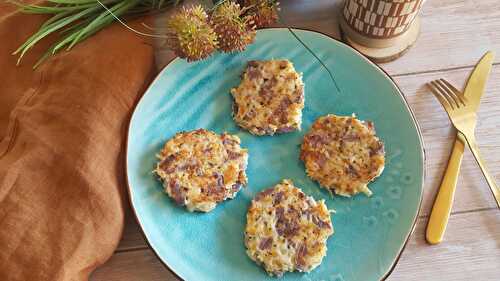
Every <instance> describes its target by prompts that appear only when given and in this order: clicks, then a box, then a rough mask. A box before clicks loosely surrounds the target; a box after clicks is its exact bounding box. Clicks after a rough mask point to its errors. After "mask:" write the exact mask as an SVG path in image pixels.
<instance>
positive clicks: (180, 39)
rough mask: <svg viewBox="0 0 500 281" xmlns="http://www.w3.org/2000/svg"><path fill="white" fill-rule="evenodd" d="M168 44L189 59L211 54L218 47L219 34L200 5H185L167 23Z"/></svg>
mask: <svg viewBox="0 0 500 281" xmlns="http://www.w3.org/2000/svg"><path fill="white" fill-rule="evenodd" d="M167 37H168V39H167V45H168V47H169V48H170V49H172V50H173V51H174V52H175V53H176V54H177V55H178V56H179V57H181V58H186V59H187V60H188V61H194V60H200V59H204V58H206V57H208V56H210V55H211V54H212V53H213V52H214V51H215V50H216V48H217V34H215V32H214V30H213V29H212V27H211V26H210V24H209V22H208V15H207V13H205V11H204V10H203V8H202V7H201V6H200V5H197V6H192V7H189V8H186V7H183V8H182V9H181V10H180V11H179V12H177V13H176V14H174V15H173V16H172V17H171V18H170V19H169V21H168V23H167Z"/></svg>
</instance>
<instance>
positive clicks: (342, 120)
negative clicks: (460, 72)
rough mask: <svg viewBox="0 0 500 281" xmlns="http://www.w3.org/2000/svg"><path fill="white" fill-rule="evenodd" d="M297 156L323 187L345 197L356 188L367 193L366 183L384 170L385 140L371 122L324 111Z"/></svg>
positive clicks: (353, 193)
mask: <svg viewBox="0 0 500 281" xmlns="http://www.w3.org/2000/svg"><path fill="white" fill-rule="evenodd" d="M300 159H302V161H304V164H305V167H306V172H307V174H308V175H309V177H311V178H312V179H314V180H316V181H318V182H319V184H320V185H321V186H322V187H324V188H326V189H328V190H330V191H333V192H335V193H336V194H339V195H342V196H347V197H349V196H351V195H355V194H357V193H359V192H363V193H365V194H366V195H368V196H370V195H371V194H372V192H371V191H370V189H368V186H367V184H368V183H369V182H370V181H372V180H374V179H375V178H376V177H378V176H379V175H380V174H381V173H382V171H383V170H384V164H385V152H384V144H383V143H382V141H380V140H379V138H378V137H377V136H376V135H375V127H374V125H373V123H372V122H369V121H368V122H364V121H360V120H358V119H356V117H355V116H353V117H351V116H336V115H327V116H323V117H320V118H318V119H317V120H316V121H315V122H314V124H313V125H312V128H311V130H310V131H309V132H308V133H307V134H306V135H305V136H304V141H303V143H302V146H301V153H300Z"/></svg>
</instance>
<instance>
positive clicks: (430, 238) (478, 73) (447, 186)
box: [425, 51, 495, 244]
mask: <svg viewBox="0 0 500 281" xmlns="http://www.w3.org/2000/svg"><path fill="white" fill-rule="evenodd" d="M494 57H495V54H494V53H493V52H491V51H489V52H487V53H486V54H485V55H484V56H483V57H482V58H481V60H480V61H479V62H478V63H477V65H476V67H475V68H474V70H473V71H472V73H471V75H470V77H469V80H468V81H467V85H466V86H465V90H464V95H465V97H466V98H467V100H468V101H469V102H470V104H471V106H474V109H475V111H476V112H477V109H478V108H479V102H480V100H481V96H482V95H483V92H484V88H485V85H486V81H487V79H488V76H489V74H490V71H491V65H492V63H493V59H494ZM464 144H465V139H464V138H463V137H462V135H461V134H457V137H456V139H455V144H454V145H453V150H452V152H451V155H450V159H449V161H448V166H447V167H446V171H445V173H444V176H443V179H442V181H441V186H440V187H439V190H438V194H437V196H436V199H435V201H434V206H433V207H432V211H431V216H430V218H429V222H428V223H427V231H426V236H425V237H426V239H427V242H429V243H430V244H438V243H440V242H441V241H442V240H443V237H444V232H445V230H446V225H447V224H448V219H449V217H450V212H451V206H452V204H453V197H454V195H455V187H456V185H457V179H458V173H459V171H460V164H461V163H462V155H463V153H464Z"/></svg>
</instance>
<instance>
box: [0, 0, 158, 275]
mask: <svg viewBox="0 0 500 281" xmlns="http://www.w3.org/2000/svg"><path fill="white" fill-rule="evenodd" d="M38 2H40V1H38ZM43 19H44V18H43V17H39V16H33V15H23V14H19V13H17V12H15V8H14V7H13V6H12V5H11V4H7V3H5V2H1V3H0V280H2V281H14V280H16V281H17V280H22V281H44V280H50V281H59V280H87V279H88V276H89V274H90V272H91V271H92V270H94V269H95V268H96V267H97V266H99V265H101V264H102V263H104V262H105V261H106V260H107V259H108V258H109V257H110V256H111V255H112V253H113V251H114V249H115V248H116V246H117V244H118V242H119V239H120V236H121V233H122V229H123V224H124V205H125V204H126V203H125V202H126V201H125V200H124V198H125V196H124V194H125V192H126V191H125V176H124V160H123V159H124V146H125V134H126V131H127V124H128V120H129V116H130V114H131V110H132V108H133V106H134V104H135V102H136V101H137V99H138V97H139V96H140V95H141V94H142V92H143V90H144V87H145V85H147V84H148V83H149V81H150V77H151V74H152V71H153V51H152V47H151V45H148V44H147V43H146V42H144V40H143V39H142V38H139V37H138V36H136V35H135V34H133V33H131V32H130V31H127V30H125V29H124V28H123V27H122V26H120V25H114V26H112V27H110V28H108V29H106V30H104V31H102V32H99V33H98V34H96V35H95V36H93V37H91V38H89V39H88V40H86V41H85V42H83V43H82V44H80V45H77V46H76V47H74V49H73V50H72V51H71V52H64V53H61V54H59V55H57V56H56V57H55V58H53V59H50V60H49V61H47V62H46V63H44V64H43V65H42V66H41V67H40V68H39V69H37V70H36V71H32V69H31V67H32V65H33V63H34V62H35V60H36V58H37V57H39V56H40V54H41V52H42V51H43V49H44V48H43V47H44V46H40V47H37V48H35V50H33V51H32V52H31V53H30V54H29V55H28V57H27V58H26V59H25V60H23V62H22V66H21V67H16V66H15V62H16V59H17V58H16V57H15V56H12V55H11V53H12V51H13V50H15V49H16V48H17V47H18V46H19V45H20V44H22V42H23V41H24V40H25V39H26V38H27V37H28V36H29V35H30V34H31V33H32V32H33V31H35V30H36V28H37V27H38V26H39V24H40V23H41V21H42V20H43ZM46 46H47V44H45V47H46Z"/></svg>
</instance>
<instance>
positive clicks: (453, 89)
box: [439, 79, 467, 105]
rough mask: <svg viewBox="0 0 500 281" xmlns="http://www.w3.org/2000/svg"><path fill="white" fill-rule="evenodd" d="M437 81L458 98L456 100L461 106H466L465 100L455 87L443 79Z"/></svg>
mask: <svg viewBox="0 0 500 281" xmlns="http://www.w3.org/2000/svg"><path fill="white" fill-rule="evenodd" d="M439 80H440V81H441V82H443V83H444V84H445V85H446V86H448V88H449V89H450V90H451V91H452V92H453V93H454V94H455V95H456V96H457V97H458V99H459V100H460V102H461V103H462V104H463V105H467V104H466V102H467V99H466V98H465V96H464V94H463V93H462V92H460V91H459V90H458V89H457V88H455V86H453V85H452V84H451V83H450V82H448V81H446V80H445V79H439Z"/></svg>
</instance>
